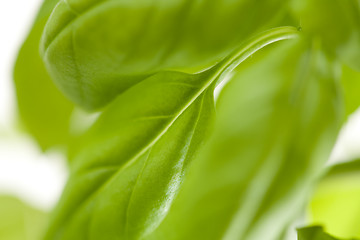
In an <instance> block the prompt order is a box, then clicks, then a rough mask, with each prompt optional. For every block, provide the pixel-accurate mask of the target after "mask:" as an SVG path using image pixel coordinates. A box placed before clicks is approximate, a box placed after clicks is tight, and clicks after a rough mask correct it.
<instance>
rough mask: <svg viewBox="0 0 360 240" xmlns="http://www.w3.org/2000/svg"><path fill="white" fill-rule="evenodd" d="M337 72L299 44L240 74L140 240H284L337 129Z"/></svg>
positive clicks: (251, 63) (255, 61) (314, 49)
mask: <svg viewBox="0 0 360 240" xmlns="http://www.w3.org/2000/svg"><path fill="white" fill-rule="evenodd" d="M336 64H337V63H336V62H332V61H331V60H330V59H328V58H327V56H326V55H324V54H323V53H322V51H321V48H320V47H319V46H318V45H317V43H312V44H308V42H307V41H305V40H304V39H303V40H301V41H300V42H297V43H293V42H292V43H290V42H289V43H283V44H281V45H280V46H276V48H275V49H272V51H270V52H267V53H266V54H265V55H264V56H261V55H260V56H256V55H255V56H253V58H252V59H251V60H248V61H247V62H245V63H244V64H242V65H240V67H239V69H238V71H237V72H236V73H235V75H234V76H233V78H232V79H231V82H230V83H229V85H228V86H227V87H225V89H224V92H223V94H222V95H221V96H220V99H219V101H218V110H217V113H218V115H217V117H218V122H217V124H216V132H215V134H214V136H213V137H212V140H211V141H210V142H209V143H208V145H207V147H205V149H204V150H203V152H202V154H201V155H200V158H199V159H198V160H197V161H196V162H194V164H193V165H192V166H191V167H190V169H189V174H188V175H187V178H185V180H184V184H183V186H182V189H181V190H180V192H179V195H178V198H177V199H176V200H175V201H174V204H173V205H172V207H171V209H170V211H169V214H168V215H167V217H166V218H165V219H164V221H163V222H162V224H161V225H160V226H159V228H158V229H157V230H156V231H155V232H154V233H153V234H152V235H151V236H150V237H149V239H154V240H155V239H156V240H159V239H164V240H165V239H166V240H168V239H170V240H174V239H179V240H182V239H208V240H212V239H214V240H217V239H225V240H237V239H241V240H259V239H266V240H279V239H283V238H282V236H283V234H284V231H285V230H286V228H287V227H288V226H289V225H290V224H291V221H292V220H293V219H294V217H295V216H297V214H299V212H300V211H301V210H302V209H303V207H304V206H305V200H306V196H307V194H308V192H309V190H310V188H311V185H312V183H313V182H314V179H315V177H316V175H317V174H319V171H320V169H321V167H322V165H323V164H324V162H325V161H326V160H327V158H328V156H329V154H330V152H331V150H332V147H333V145H334V142H335V139H336V136H337V134H338V131H339V128H340V125H341V123H342V121H343V110H342V108H343V105H342V98H341V94H340V92H339V91H338V87H339V86H338V83H339V79H338V78H337V77H336V73H334V71H333V67H334V66H336Z"/></svg>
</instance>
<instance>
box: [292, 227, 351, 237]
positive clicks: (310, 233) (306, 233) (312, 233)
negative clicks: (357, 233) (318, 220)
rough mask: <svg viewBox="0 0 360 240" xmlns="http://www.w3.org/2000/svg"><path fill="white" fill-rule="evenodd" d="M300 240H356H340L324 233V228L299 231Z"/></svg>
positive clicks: (308, 228)
mask: <svg viewBox="0 0 360 240" xmlns="http://www.w3.org/2000/svg"><path fill="white" fill-rule="evenodd" d="M298 240H355V239H343V238H342V239H339V238H335V237H333V236H331V235H329V234H327V233H325V232H324V229H323V228H322V227H318V226H314V227H307V228H301V229H298Z"/></svg>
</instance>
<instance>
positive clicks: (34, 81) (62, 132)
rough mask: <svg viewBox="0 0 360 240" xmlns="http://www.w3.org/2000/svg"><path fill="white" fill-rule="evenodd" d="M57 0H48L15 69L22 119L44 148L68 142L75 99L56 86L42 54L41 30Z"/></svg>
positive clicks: (22, 49) (19, 109) (39, 14)
mask: <svg viewBox="0 0 360 240" xmlns="http://www.w3.org/2000/svg"><path fill="white" fill-rule="evenodd" d="M57 2H58V1H57V0H46V1H45V2H44V4H43V6H42V7H41V9H40V11H39V13H38V16H37V18H36V20H35V22H34V25H33V28H32V30H31V31H30V33H29V36H28V37H27V39H26V40H25V42H24V44H23V46H22V47H21V49H20V52H19V55H18V58H17V60H16V64H15V69H14V81H15V86H16V95H17V102H18V111H19V115H20V120H21V122H22V123H23V124H24V126H25V128H26V130H27V131H28V132H29V133H30V134H31V135H32V136H34V138H35V139H36V140H37V142H38V144H39V145H40V147H41V148H42V149H43V150H46V149H48V148H49V147H52V146H54V145H61V144H64V143H66V142H67V140H68V130H69V124H70V115H71V112H72V109H73V105H72V103H70V101H68V100H67V99H65V97H64V96H63V95H62V93H60V91H59V90H58V89H57V88H56V87H55V85H54V83H53V82H52V80H51V78H50V77H49V75H48V73H47V70H46V69H45V66H44V63H43V61H42V59H41V58H40V54H39V43H40V37H41V34H42V32H43V29H44V26H45V23H46V21H47V19H48V17H49V15H50V13H51V11H52V9H53V8H54V6H55V5H56V3H57Z"/></svg>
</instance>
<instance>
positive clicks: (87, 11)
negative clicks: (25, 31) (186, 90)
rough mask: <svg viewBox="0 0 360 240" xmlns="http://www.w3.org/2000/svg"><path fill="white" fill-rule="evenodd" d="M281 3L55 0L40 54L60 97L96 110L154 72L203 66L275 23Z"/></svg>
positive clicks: (271, 0)
mask: <svg viewBox="0 0 360 240" xmlns="http://www.w3.org/2000/svg"><path fill="white" fill-rule="evenodd" d="M285 3H287V0H285V1H284V0H262V1H261V4H260V3H259V2H258V1H252V0H238V1H224V0H207V1H194V0H171V1H169V0H155V1H154V0H140V1H133V0H102V1H95V0H88V1H84V0H62V1H60V3H59V5H57V7H56V8H55V10H54V12H53V14H52V16H51V18H50V20H49V21H48V23H47V26H46V29H45V32H44V35H43V39H42V53H43V58H44V60H45V62H46V66H47V69H48V70H49V71H50V73H51V75H52V76H53V77H54V79H55V82H56V84H57V85H58V86H59V88H60V89H61V90H62V91H63V92H64V93H65V94H66V95H67V96H69V97H70V98H71V99H72V100H73V101H74V102H76V103H77V104H79V105H81V106H83V107H85V108H88V109H96V108H99V107H102V106H104V105H105V104H106V103H108V102H109V101H110V100H112V99H114V97H115V96H116V95H118V94H120V93H122V92H124V91H125V90H126V89H128V88H129V87H131V86H133V85H135V84H136V83H138V82H140V81H142V80H144V79H146V78H147V77H149V76H150V75H152V74H155V73H157V72H159V71H165V70H170V71H181V72H186V73H197V72H200V71H203V70H205V69H208V68H209V67H211V66H213V65H215V64H216V63H217V62H219V61H220V60H221V59H222V58H224V57H225V56H227V55H228V54H230V53H231V52H232V51H233V49H234V48H235V47H237V46H238V44H239V42H242V41H243V40H244V39H247V38H248V37H250V35H253V34H254V33H256V32H258V31H260V30H261V31H263V30H265V29H269V28H270V27H276V26H279V23H278V22H279V21H280V20H279V19H282V17H283V15H284V11H283V10H284V7H285V6H286V4H285ZM244 23H246V24H244ZM247 23H251V25H250V24H247ZM286 25H291V24H289V23H287V24H286ZM280 26H281V25H280Z"/></svg>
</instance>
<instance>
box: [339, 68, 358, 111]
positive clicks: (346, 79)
mask: <svg viewBox="0 0 360 240" xmlns="http://www.w3.org/2000/svg"><path fill="white" fill-rule="evenodd" d="M341 84H342V86H343V91H344V96H345V105H346V113H347V115H349V114H351V113H353V112H355V110H356V109H358V108H359V107H360V72H358V71H355V70H353V69H351V68H349V67H346V66H344V67H343V71H342V78H341Z"/></svg>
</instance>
